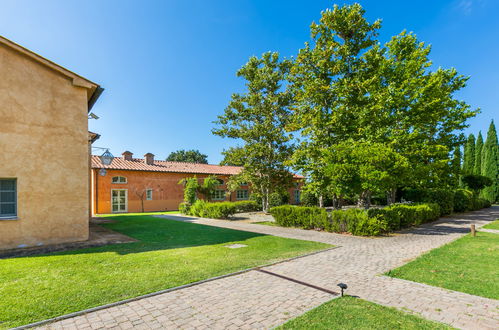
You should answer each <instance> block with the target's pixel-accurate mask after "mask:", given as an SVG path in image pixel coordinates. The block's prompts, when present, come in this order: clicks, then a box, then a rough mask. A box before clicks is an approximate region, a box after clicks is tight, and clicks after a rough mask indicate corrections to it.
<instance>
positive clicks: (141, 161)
mask: <svg viewBox="0 0 499 330" xmlns="http://www.w3.org/2000/svg"><path fill="white" fill-rule="evenodd" d="M92 158H94V159H96V160H98V164H97V165H98V166H95V165H94V162H92V169H101V168H104V169H106V170H114V171H137V172H155V173H157V172H162V173H185V174H213V175H229V176H230V175H235V174H233V173H215V172H213V173H211V172H210V171H209V170H207V171H204V172H196V171H181V170H179V171H175V170H171V171H161V170H154V169H138V168H125V167H122V168H114V167H113V166H114V165H113V164H111V165H102V163H101V162H100V158H99V156H98V155H92ZM116 158H121V157H116ZM121 160H122V161H126V162H134V163H143V162H144V158H132V159H131V160H123V159H121ZM154 162H155V163H156V162H161V163H165V164H189V165H200V166H210V167H211V166H212V167H216V168H227V169H229V168H230V169H237V170H241V169H242V168H243V166H233V165H218V164H203V163H193V162H178V161H169V160H154ZM147 166H151V167H154V166H161V165H160V164H151V165H147ZM291 174H293V178H295V179H304V178H305V177H304V176H302V175H299V174H296V173H292V172H291Z"/></svg>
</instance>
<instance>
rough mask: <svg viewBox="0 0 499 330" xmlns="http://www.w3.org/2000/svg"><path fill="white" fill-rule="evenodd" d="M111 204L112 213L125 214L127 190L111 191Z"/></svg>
mask: <svg viewBox="0 0 499 330" xmlns="http://www.w3.org/2000/svg"><path fill="white" fill-rule="evenodd" d="M111 196H112V198H111V204H112V210H113V213H119V212H127V210H128V205H127V201H128V198H127V190H126V189H112V190H111Z"/></svg>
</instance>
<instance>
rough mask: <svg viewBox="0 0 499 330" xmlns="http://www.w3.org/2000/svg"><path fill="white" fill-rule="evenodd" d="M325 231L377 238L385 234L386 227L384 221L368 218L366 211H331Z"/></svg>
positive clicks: (377, 218)
mask: <svg viewBox="0 0 499 330" xmlns="http://www.w3.org/2000/svg"><path fill="white" fill-rule="evenodd" d="M325 229H326V230H327V231H330V232H339V233H343V232H349V233H351V234H352V235H357V236H378V235H381V234H383V233H384V232H386V231H387V230H388V226H387V223H386V221H385V220H384V219H381V218H379V217H378V216H373V217H370V216H369V214H368V211H366V210H361V209H346V210H335V211H331V212H330V213H329V221H328V224H327V226H326V228H325Z"/></svg>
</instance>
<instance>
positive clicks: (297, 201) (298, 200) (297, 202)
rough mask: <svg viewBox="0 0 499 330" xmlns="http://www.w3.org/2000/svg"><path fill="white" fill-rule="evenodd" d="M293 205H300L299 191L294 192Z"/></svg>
mask: <svg viewBox="0 0 499 330" xmlns="http://www.w3.org/2000/svg"><path fill="white" fill-rule="evenodd" d="M294 197H295V204H300V191H299V190H295V196H294Z"/></svg>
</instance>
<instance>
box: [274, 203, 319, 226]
mask: <svg viewBox="0 0 499 330" xmlns="http://www.w3.org/2000/svg"><path fill="white" fill-rule="evenodd" d="M270 214H272V216H273V217H274V219H275V221H276V222H277V224H278V225H279V226H282V227H301V228H304V229H324V227H325V225H326V223H327V219H328V215H327V211H326V209H321V208H320V207H317V206H294V205H282V206H275V207H273V208H271V209H270Z"/></svg>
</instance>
